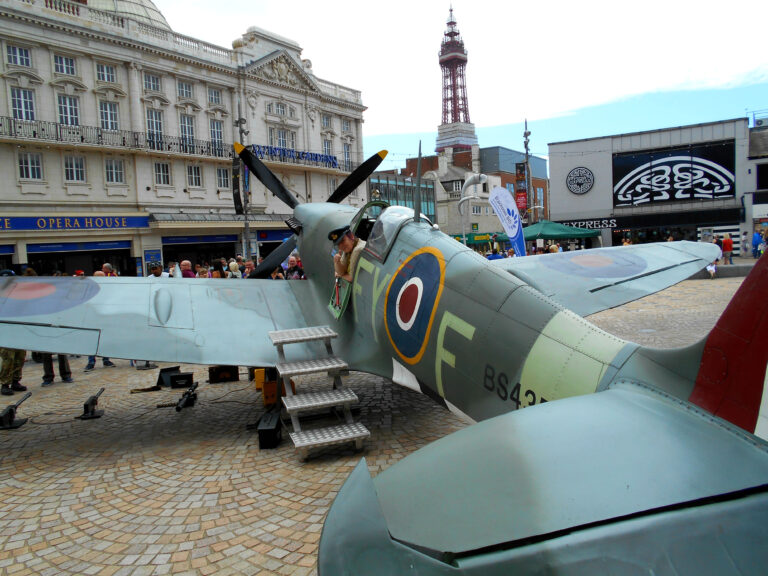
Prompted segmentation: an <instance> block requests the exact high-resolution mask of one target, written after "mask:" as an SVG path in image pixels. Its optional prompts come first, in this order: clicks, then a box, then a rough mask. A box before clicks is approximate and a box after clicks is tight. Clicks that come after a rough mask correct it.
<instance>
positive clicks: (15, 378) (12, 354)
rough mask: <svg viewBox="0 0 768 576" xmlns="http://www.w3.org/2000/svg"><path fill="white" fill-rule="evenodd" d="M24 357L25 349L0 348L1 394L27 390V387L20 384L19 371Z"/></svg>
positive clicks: (11, 394) (25, 354)
mask: <svg viewBox="0 0 768 576" xmlns="http://www.w3.org/2000/svg"><path fill="white" fill-rule="evenodd" d="M26 358H27V351H26V350H17V349H15V348H0V385H2V386H0V392H1V393H2V395H3V396H13V393H14V392H26V391H27V387H26V386H22V384H21V373H22V368H24V361H25V360H26Z"/></svg>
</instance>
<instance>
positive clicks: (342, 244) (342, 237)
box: [328, 226, 365, 282]
mask: <svg viewBox="0 0 768 576" xmlns="http://www.w3.org/2000/svg"><path fill="white" fill-rule="evenodd" d="M328 240H330V241H331V242H333V245H334V246H336V247H337V248H338V250H339V251H338V252H336V254H334V255H333V269H334V272H335V273H336V277H337V278H343V279H344V280H346V281H347V282H352V278H353V274H354V272H355V267H356V266H357V261H358V260H359V259H360V254H361V252H362V251H363V248H365V240H360V238H358V237H357V236H355V235H354V233H353V232H352V230H350V228H349V226H342V227H341V228H336V229H335V230H331V232H330V233H329V234H328Z"/></svg>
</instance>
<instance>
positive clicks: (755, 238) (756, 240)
mask: <svg viewBox="0 0 768 576" xmlns="http://www.w3.org/2000/svg"><path fill="white" fill-rule="evenodd" d="M762 241H763V236H762V235H761V234H760V232H758V231H757V230H755V233H754V234H752V257H753V258H759V257H760V254H759V253H758V247H759V246H760V243H761V242H762Z"/></svg>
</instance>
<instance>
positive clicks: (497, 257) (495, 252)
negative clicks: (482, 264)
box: [486, 248, 504, 260]
mask: <svg viewBox="0 0 768 576" xmlns="http://www.w3.org/2000/svg"><path fill="white" fill-rule="evenodd" d="M486 258H488V260H501V259H502V258H504V256H502V255H501V254H499V251H498V249H496V248H494V249H493V250H492V251H491V253H490V254H488V256H486Z"/></svg>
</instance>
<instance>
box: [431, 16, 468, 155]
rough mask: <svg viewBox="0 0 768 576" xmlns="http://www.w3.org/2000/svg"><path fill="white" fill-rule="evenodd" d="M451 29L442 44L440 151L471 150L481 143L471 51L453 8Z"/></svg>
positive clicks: (449, 24) (438, 135)
mask: <svg viewBox="0 0 768 576" xmlns="http://www.w3.org/2000/svg"><path fill="white" fill-rule="evenodd" d="M446 24H447V28H446V30H445V33H444V35H443V42H442V44H441V46H440V68H441V69H442V71H443V122H442V124H440V126H438V128H437V146H436V148H435V149H436V150H437V151H438V152H441V151H443V150H445V149H446V148H453V149H457V150H468V149H471V148H472V146H475V145H477V136H476V135H475V127H474V125H473V124H472V123H471V122H470V120H469V106H468V105H467V81H466V76H465V74H464V71H465V68H466V65H467V51H466V50H465V49H464V41H463V40H462V39H461V34H459V30H458V28H456V20H455V19H454V17H453V7H451V10H450V12H449V13H448V22H447V23H446Z"/></svg>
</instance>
